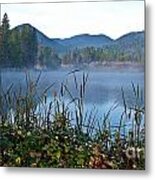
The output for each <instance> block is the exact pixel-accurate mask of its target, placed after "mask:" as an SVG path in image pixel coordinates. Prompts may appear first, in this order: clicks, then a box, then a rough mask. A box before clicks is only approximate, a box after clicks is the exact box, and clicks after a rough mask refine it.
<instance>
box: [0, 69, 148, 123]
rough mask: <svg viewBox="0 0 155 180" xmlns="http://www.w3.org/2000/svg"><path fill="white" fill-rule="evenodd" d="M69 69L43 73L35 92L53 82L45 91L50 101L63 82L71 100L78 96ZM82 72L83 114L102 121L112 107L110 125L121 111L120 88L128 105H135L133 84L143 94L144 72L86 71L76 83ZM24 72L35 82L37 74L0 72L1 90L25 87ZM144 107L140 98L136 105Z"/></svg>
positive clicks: (142, 98)
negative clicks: (84, 89) (49, 88)
mask: <svg viewBox="0 0 155 180" xmlns="http://www.w3.org/2000/svg"><path fill="white" fill-rule="evenodd" d="M69 72H70V71H69V70H54V71H44V72H42V73H41V77H40V80H39V83H38V90H39V91H42V90H43V89H45V88H47V87H48V86H49V85H51V84H52V83H55V84H54V86H53V87H52V89H51V90H50V91H49V92H48V99H47V101H48V102H50V101H51V100H52V98H53V97H52V96H53V93H54V92H56V93H57V94H58V93H59V92H60V85H61V83H62V82H63V83H66V84H67V86H68V88H69V90H70V92H71V93H72V95H73V96H74V97H76V96H78V93H77V91H76V88H75V83H74V78H73V74H69ZM83 72H86V73H88V82H87V85H86V96H85V101H84V105H85V106H84V111H85V114H86V113H89V112H91V111H92V112H93V113H94V114H96V117H97V118H100V119H102V117H103V116H104V114H106V113H107V112H108V111H109V109H110V108H111V107H116V108H113V110H112V112H111V114H110V116H109V117H110V118H111V121H112V123H114V124H117V123H118V122H119V120H120V117H121V113H122V111H123V110H124V108H123V100H122V92H121V88H123V90H124V94H125V99H126V103H127V105H128V106H129V107H130V106H133V105H134V104H135V96H134V93H133V89H132V83H134V84H135V85H139V86H140V88H141V89H142V91H143V93H144V72H143V71H139V70H135V69H131V70H129V69H128V70H121V71H120V70H116V69H113V70H106V69H105V70H100V69H99V70H85V71H80V72H77V73H76V76H77V81H78V82H79V83H80V82H81V79H82V74H83ZM26 73H27V74H29V75H30V77H31V79H32V80H36V79H37V77H38V75H39V73H40V72H39V71H33V70H30V71H27V72H25V71H2V74H1V76H2V87H3V89H4V90H5V89H7V88H8V87H9V86H10V85H11V84H12V83H13V88H15V89H16V91H18V90H19V87H20V86H21V87H22V88H23V89H25V87H26ZM65 101H66V102H69V101H70V98H69V96H66V100H65ZM139 103H140V104H141V105H143V104H144V97H143V96H142V97H141V101H140V102H139ZM71 108H73V107H71Z"/></svg>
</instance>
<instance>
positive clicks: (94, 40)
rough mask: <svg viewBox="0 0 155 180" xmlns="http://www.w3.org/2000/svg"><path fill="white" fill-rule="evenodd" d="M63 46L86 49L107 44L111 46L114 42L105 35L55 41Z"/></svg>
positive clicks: (82, 35)
mask: <svg viewBox="0 0 155 180" xmlns="http://www.w3.org/2000/svg"><path fill="white" fill-rule="evenodd" d="M55 40H56V41H57V42H58V43H60V44H61V45H63V46H65V47H68V48H70V49H73V48H85V47H96V48H97V47H100V48H101V47H102V46H104V45H106V44H110V43H112V42H113V40H112V39H111V38H110V37H108V36H106V35H103V34H99V35H90V34H80V35H76V36H73V37H71V38H66V39H55Z"/></svg>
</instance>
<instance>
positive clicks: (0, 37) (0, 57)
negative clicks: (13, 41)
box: [0, 13, 10, 66]
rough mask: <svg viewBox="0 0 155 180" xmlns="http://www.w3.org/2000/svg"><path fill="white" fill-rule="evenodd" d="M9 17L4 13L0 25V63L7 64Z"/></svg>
mask: <svg viewBox="0 0 155 180" xmlns="http://www.w3.org/2000/svg"><path fill="white" fill-rule="evenodd" d="M9 28H10V25H9V19H8V15H7V13H5V14H4V16H3V19H2V25H1V27H0V62H1V65H4V66H7V65H9V58H10V45H9V32H10V31H9Z"/></svg>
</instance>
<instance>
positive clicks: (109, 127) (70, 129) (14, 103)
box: [0, 72, 145, 169]
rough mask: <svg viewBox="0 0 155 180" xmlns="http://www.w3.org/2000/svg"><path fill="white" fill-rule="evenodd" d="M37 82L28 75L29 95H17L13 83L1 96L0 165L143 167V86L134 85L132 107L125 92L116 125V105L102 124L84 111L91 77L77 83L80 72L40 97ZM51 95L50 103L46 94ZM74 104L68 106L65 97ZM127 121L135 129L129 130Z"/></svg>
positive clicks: (84, 77) (92, 114)
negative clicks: (68, 81)
mask: <svg viewBox="0 0 155 180" xmlns="http://www.w3.org/2000/svg"><path fill="white" fill-rule="evenodd" d="M40 76H41V74H40V75H39V76H38V78H37V79H36V80H34V79H33V80H31V77H30V76H29V75H26V90H23V89H22V87H20V88H19V89H18V91H14V90H13V84H12V85H10V87H9V88H8V89H7V90H6V91H5V92H4V91H2V93H0V131H1V135H0V138H1V140H0V148H1V154H0V165H1V166H11V167H12V166H19V167H63V168H101V169H144V168H145V155H144V152H145V151H144V148H145V129H144V121H143V119H144V113H145V109H144V107H143V106H141V104H140V103H139V99H140V98H143V93H142V91H141V89H140V87H139V86H138V85H137V86H135V85H134V84H132V87H131V88H132V90H133V94H134V99H135V101H134V102H135V103H134V105H132V106H130V107H128V105H127V102H126V98H125V93H124V90H123V88H122V89H121V91H122V101H123V106H124V111H123V112H122V114H121V115H120V117H118V119H120V120H119V124H118V125H113V124H112V122H111V119H110V114H111V113H112V111H113V109H115V108H117V107H115V106H113V107H112V108H111V109H110V110H109V111H108V112H107V113H105V114H104V116H103V118H102V120H101V119H98V117H97V114H96V112H95V111H94V109H92V110H91V111H90V112H88V111H87V112H85V103H84V102H85V95H86V93H87V92H86V89H87V88H86V86H87V83H89V77H88V74H85V73H83V75H82V77H81V80H80V81H79V80H78V78H77V75H76V72H72V73H70V74H68V76H69V77H70V76H71V77H72V80H73V81H74V86H75V87H74V88H75V90H76V94H73V93H72V91H71V90H70V88H69V86H68V84H67V81H64V82H62V83H61V85H60V90H59V91H57V92H56V91H54V88H53V86H54V83H53V84H52V85H50V86H49V87H47V88H45V90H43V91H42V92H38V83H39V80H40ZM49 93H51V94H52V98H51V100H50V102H49V101H48V94H49ZM66 96H67V97H69V99H70V101H69V102H66V100H65V97H66ZM128 122H131V124H132V126H131V127H128V126H127V124H128Z"/></svg>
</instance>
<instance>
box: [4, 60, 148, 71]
mask: <svg viewBox="0 0 155 180" xmlns="http://www.w3.org/2000/svg"><path fill="white" fill-rule="evenodd" d="M74 69H78V70H89V71H91V70H93V71H95V70H99V71H102V70H104V71H109V70H116V71H117V70H119V71H126V70H133V71H142V72H143V71H144V69H145V64H144V63H135V62H115V61H111V62H102V63H99V62H92V63H90V64H87V63H84V64H78V65H75V64H65V65H64V64H62V65H61V66H60V67H57V68H48V67H45V66H44V67H41V66H35V67H29V68H26V67H23V68H15V67H13V68H12V67H9V68H8V67H5V68H4V67H3V68H1V71H3V72H4V71H25V72H26V71H27V70H36V71H55V70H62V71H66V70H68V71H70V70H74Z"/></svg>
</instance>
